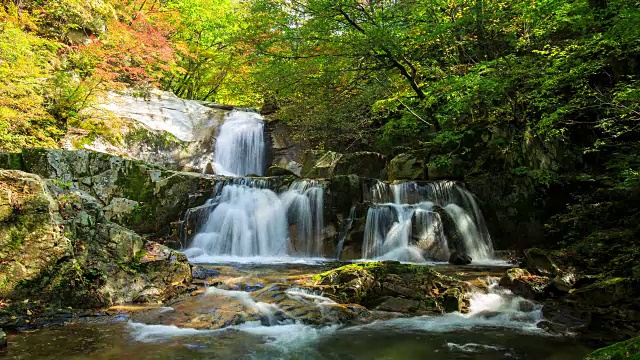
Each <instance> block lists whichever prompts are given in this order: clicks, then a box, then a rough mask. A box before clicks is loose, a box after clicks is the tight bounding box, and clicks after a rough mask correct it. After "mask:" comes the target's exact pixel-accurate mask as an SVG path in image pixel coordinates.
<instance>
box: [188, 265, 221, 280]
mask: <svg viewBox="0 0 640 360" xmlns="http://www.w3.org/2000/svg"><path fill="white" fill-rule="evenodd" d="M191 275H192V277H193V278H194V279H200V280H206V279H212V278H215V277H218V275H220V272H219V271H217V270H213V269H207V268H205V267H203V266H194V267H193V270H192V271H191Z"/></svg>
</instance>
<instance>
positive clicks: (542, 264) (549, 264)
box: [524, 248, 560, 277]
mask: <svg viewBox="0 0 640 360" xmlns="http://www.w3.org/2000/svg"><path fill="white" fill-rule="evenodd" d="M524 256H525V261H526V268H527V270H529V271H530V272H532V273H533V274H536V275H543V276H552V277H555V276H556V275H558V274H559V273H560V268H559V267H558V265H556V263H555V262H554V261H553V259H552V258H551V256H550V255H549V254H548V253H547V252H545V251H544V250H541V249H537V248H531V249H527V250H525V251H524Z"/></svg>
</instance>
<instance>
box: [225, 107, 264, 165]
mask: <svg viewBox="0 0 640 360" xmlns="http://www.w3.org/2000/svg"><path fill="white" fill-rule="evenodd" d="M265 156H266V154H265V140H264V123H263V122H262V116H260V114H258V113H254V112H247V111H239V110H234V111H232V112H230V113H229V114H228V115H227V117H226V119H225V122H224V123H223V124H222V126H221V127H220V133H219V134H218V138H217V139H216V151H215V159H214V161H215V171H216V173H217V174H219V175H227V176H246V175H249V174H254V175H262V174H263V173H264V170H265V164H266V163H265V161H266V160H265V159H266V158H265Z"/></svg>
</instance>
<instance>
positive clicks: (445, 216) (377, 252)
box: [363, 181, 493, 263]
mask: <svg viewBox="0 0 640 360" xmlns="http://www.w3.org/2000/svg"><path fill="white" fill-rule="evenodd" d="M369 196H370V198H369V200H370V201H371V202H372V203H373V205H372V206H371V207H370V208H369V211H368V213H367V220H366V225H365V235H364V247H363V257H364V258H365V259H388V260H400V261H408V262H418V263H420V262H426V261H427V260H435V261H446V260H448V259H449V256H450V255H451V253H452V252H454V251H458V252H460V253H463V254H467V255H469V256H471V258H472V259H473V260H474V261H476V262H478V261H479V262H483V261H488V260H491V259H492V257H493V246H492V243H491V237H490V236H489V232H488V231H487V227H486V225H485V222H484V218H483V216H482V212H481V211H480V209H479V207H478V205H477V203H476V201H475V199H474V197H473V195H472V194H471V193H469V192H468V191H467V190H466V189H464V188H463V187H461V186H459V185H458V184H456V183H455V182H452V181H441V182H431V183H426V184H418V183H416V182H404V183H399V184H387V183H383V182H378V183H376V184H375V185H374V186H373V187H372V188H371V190H370V194H369Z"/></svg>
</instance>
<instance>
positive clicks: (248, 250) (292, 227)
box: [185, 178, 324, 263]
mask: <svg viewBox="0 0 640 360" xmlns="http://www.w3.org/2000/svg"><path fill="white" fill-rule="evenodd" d="M268 187H269V184H268V182H266V181H265V180H261V179H243V178H238V179H236V180H233V181H231V182H230V183H226V184H224V183H223V184H222V185H221V186H220V187H219V188H217V189H216V191H215V193H214V195H213V197H212V198H211V199H210V200H209V201H208V203H207V204H206V205H205V207H204V208H203V211H204V212H205V213H206V215H205V217H206V220H204V221H203V223H202V224H201V225H200V226H199V227H198V232H197V234H196V236H195V237H194V239H193V240H192V241H191V244H190V245H189V247H188V249H187V250H186V251H185V253H186V254H187V256H188V257H189V259H190V260H191V261H193V262H209V263H211V262H214V263H215V262H220V260H227V261H228V260H233V259H242V258H245V259H247V258H250V259H256V258H263V261H267V262H269V261H273V260H274V259H283V258H287V257H292V256H293V257H307V258H313V257H319V256H321V255H322V252H323V249H322V229H323V227H324V225H323V207H324V203H323V199H324V190H323V186H322V184H321V183H319V182H317V181H313V180H300V181H295V182H293V183H292V184H291V186H290V187H289V189H288V190H286V191H284V192H283V193H281V194H277V193H276V192H274V191H273V190H271V189H269V188H268Z"/></svg>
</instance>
